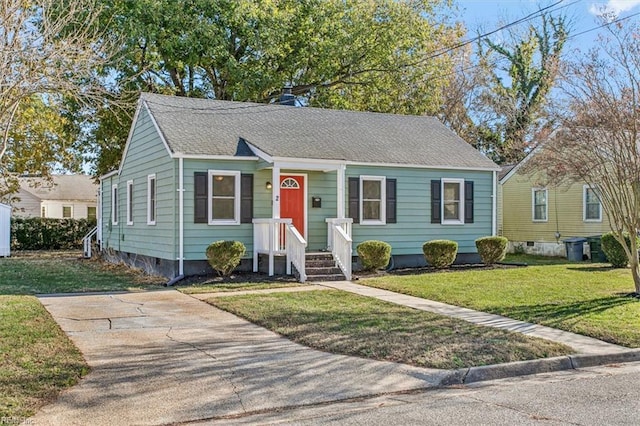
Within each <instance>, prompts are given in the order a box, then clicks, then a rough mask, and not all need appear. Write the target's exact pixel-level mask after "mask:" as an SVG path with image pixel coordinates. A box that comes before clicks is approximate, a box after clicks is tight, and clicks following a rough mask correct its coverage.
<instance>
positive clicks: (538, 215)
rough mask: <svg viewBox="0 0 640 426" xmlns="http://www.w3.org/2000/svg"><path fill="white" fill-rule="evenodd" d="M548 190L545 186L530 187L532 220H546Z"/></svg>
mask: <svg viewBox="0 0 640 426" xmlns="http://www.w3.org/2000/svg"><path fill="white" fill-rule="evenodd" d="M548 200H549V197H548V191H547V189H546V188H532V189H531V216H532V218H533V221H534V222H546V221H547V218H548V217H549V216H548V212H549V203H548Z"/></svg>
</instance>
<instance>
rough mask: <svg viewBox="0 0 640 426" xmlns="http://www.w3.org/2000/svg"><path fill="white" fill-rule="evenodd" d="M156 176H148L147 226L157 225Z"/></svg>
mask: <svg viewBox="0 0 640 426" xmlns="http://www.w3.org/2000/svg"><path fill="white" fill-rule="evenodd" d="M156 192H157V190H156V175H155V174H153V175H149V176H147V225H155V224H156Z"/></svg>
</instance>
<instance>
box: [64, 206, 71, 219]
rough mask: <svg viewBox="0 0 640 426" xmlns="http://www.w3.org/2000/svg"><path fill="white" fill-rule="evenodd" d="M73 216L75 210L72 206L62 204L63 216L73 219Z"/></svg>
mask: <svg viewBox="0 0 640 426" xmlns="http://www.w3.org/2000/svg"><path fill="white" fill-rule="evenodd" d="M72 217H73V211H72V209H71V206H62V218H63V219H71V218H72Z"/></svg>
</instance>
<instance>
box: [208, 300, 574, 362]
mask: <svg viewBox="0 0 640 426" xmlns="http://www.w3.org/2000/svg"><path fill="white" fill-rule="evenodd" d="M208 302H209V303H211V304H213V305H215V306H217V307H219V308H221V309H224V310H227V311H229V312H232V313H234V314H236V315H239V316H241V317H243V318H246V319H248V320H249V321H252V322H254V323H256V324H258V325H261V326H263V327H265V328H268V329H270V330H273V331H275V332H277V333H279V334H281V335H283V336H285V337H287V338H289V339H291V340H293V341H295V342H298V343H301V344H303V345H306V346H309V347H312V348H315V349H320V350H324V351H328V352H333V353H339V354H345V355H352V356H359V357H365V358H372V359H377V360H385V361H394V362H402V363H406V364H411V365H416V366H420V367H431V368H459V367H470V366H478V365H488V364H496V363H503V362H511V361H522V360H528V359H535V358H544V357H553V356H559V355H565V354H568V353H570V351H571V350H570V348H567V347H566V346H563V345H560V344H557V343H553V342H549V341H546V340H542V339H537V338H532V337H527V336H524V335H521V334H517V333H510V332H506V331H503V330H498V329H493V328H489V327H481V326H476V325H473V324H470V323H467V322H465V321H461V320H456V319H453V318H448V317H444V316H441V315H436V314H432V313H429V312H423V311H419V310H415V309H411V308H407V307H403V306H399V305H395V304H392V303H388V302H384V301H380V300H377V299H373V298H368V297H363V296H358V295H354V294H350V293H345V292H341V291H337V290H328V291H309V292H303V293H272V294H264V295H255V294H253V295H243V296H230V297H224V298H213V299H209V300H208Z"/></svg>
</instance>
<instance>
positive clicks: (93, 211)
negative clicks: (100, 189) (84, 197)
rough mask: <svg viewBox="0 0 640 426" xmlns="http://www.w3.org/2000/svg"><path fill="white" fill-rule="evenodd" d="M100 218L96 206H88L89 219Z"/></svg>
mask: <svg viewBox="0 0 640 426" xmlns="http://www.w3.org/2000/svg"><path fill="white" fill-rule="evenodd" d="M96 219H98V215H97V211H96V208H95V207H91V206H89V207H87V220H96Z"/></svg>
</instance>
